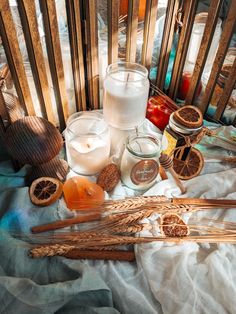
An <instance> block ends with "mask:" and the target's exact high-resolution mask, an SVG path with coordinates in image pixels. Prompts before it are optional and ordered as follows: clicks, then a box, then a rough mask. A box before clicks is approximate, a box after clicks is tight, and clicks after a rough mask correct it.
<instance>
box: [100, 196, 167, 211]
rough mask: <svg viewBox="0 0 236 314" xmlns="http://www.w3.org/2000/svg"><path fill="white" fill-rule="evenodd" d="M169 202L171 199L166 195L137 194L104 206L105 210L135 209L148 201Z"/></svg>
mask: <svg viewBox="0 0 236 314" xmlns="http://www.w3.org/2000/svg"><path fill="white" fill-rule="evenodd" d="M153 202H156V203H158V204H159V203H170V202H171V200H169V199H168V198H167V197H166V196H137V197H130V198H125V199H122V200H118V201H113V202H112V203H110V204H109V203H108V205H107V206H105V208H104V209H105V210H119V209H123V210H124V209H127V210H130V209H136V208H139V207H141V206H143V205H145V204H146V205H147V204H149V203H153Z"/></svg>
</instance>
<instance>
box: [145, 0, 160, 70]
mask: <svg viewBox="0 0 236 314" xmlns="http://www.w3.org/2000/svg"><path fill="white" fill-rule="evenodd" d="M157 4H158V0H147V2H146V11H145V19H144V31H143V47H142V58H141V63H142V65H144V66H145V67H147V68H148V69H149V68H150V66H151V63H152V50H153V42H154V34H155V25H156V17H157Z"/></svg>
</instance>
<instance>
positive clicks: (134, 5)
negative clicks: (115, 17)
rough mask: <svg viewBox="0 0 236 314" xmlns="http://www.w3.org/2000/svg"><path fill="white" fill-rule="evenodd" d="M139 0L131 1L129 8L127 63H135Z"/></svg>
mask: <svg viewBox="0 0 236 314" xmlns="http://www.w3.org/2000/svg"><path fill="white" fill-rule="evenodd" d="M138 12H139V0H130V1H129V7H128V21H127V36H126V37H127V38H126V61H129V62H135V59H136V48H137V46H136V41H137V31H138Z"/></svg>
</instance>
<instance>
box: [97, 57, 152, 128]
mask: <svg viewBox="0 0 236 314" xmlns="http://www.w3.org/2000/svg"><path fill="white" fill-rule="evenodd" d="M147 75H148V72H147V69H146V68H144V67H143V66H141V65H138V64H135V63H128V62H127V63H126V62H120V63H117V64H111V65H110V66H109V67H108V70H107V75H106V78H105V80H104V98H103V113H104V118H105V120H106V121H107V123H108V124H109V125H111V126H113V127H115V128H119V129H122V130H128V129H132V128H134V127H135V126H138V125H140V124H141V123H142V122H143V121H144V119H145V115H146V107H147V99H148V93H149V81H148V78H147Z"/></svg>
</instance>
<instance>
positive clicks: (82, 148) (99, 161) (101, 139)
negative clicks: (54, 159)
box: [66, 119, 110, 175]
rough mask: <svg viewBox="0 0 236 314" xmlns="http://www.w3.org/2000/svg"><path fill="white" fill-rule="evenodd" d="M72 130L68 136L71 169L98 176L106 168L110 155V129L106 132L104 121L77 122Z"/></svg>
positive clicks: (67, 151)
mask: <svg viewBox="0 0 236 314" xmlns="http://www.w3.org/2000/svg"><path fill="white" fill-rule="evenodd" d="M72 130H73V131H72V132H68V133H67V134H66V153H67V161H68V164H69V166H70V168H71V169H72V170H73V171H74V172H76V173H79V174H83V175H95V174H97V173H98V172H99V171H101V170H102V169H103V168H104V166H105V165H106V163H107V161H108V158H109V155H110V133H109V131H108V129H107V130H104V121H98V120H92V119H91V120H88V119H87V120H86V121H79V123H76V121H75V122H74V123H73V124H72ZM78 134H79V135H78ZM98 134H99V135H98Z"/></svg>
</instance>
